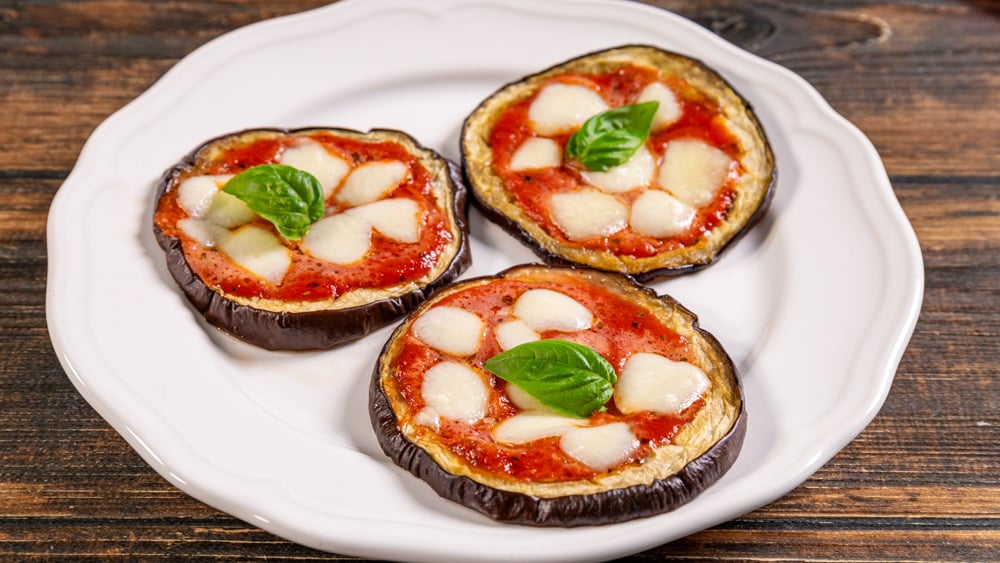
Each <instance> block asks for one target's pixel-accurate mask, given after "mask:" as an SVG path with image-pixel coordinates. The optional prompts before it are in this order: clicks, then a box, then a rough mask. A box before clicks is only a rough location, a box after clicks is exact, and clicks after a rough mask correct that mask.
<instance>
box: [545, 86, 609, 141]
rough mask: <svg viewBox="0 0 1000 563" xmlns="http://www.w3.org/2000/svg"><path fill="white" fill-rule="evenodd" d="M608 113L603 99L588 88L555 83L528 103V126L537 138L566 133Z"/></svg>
mask: <svg viewBox="0 0 1000 563" xmlns="http://www.w3.org/2000/svg"><path fill="white" fill-rule="evenodd" d="M607 109H608V104H607V103H605V101H604V98H602V97H601V96H600V94H598V93H597V92H595V91H593V90H591V89H590V88H587V87H586V86H581V85H579V84H562V83H558V82H557V83H554V84H549V85H548V86H546V87H544V88H542V91H541V92H539V93H538V96H536V97H535V99H534V101H532V102H531V106H530V107H529V108H528V122H529V123H530V124H531V128H532V129H534V130H535V132H536V133H538V134H539V135H555V134H558V133H569V132H571V131H572V130H573V129H576V128H577V127H578V126H580V125H581V124H583V122H584V121H586V120H587V119H588V118H590V117H592V116H594V115H596V114H598V113H601V112H602V111H606V110H607Z"/></svg>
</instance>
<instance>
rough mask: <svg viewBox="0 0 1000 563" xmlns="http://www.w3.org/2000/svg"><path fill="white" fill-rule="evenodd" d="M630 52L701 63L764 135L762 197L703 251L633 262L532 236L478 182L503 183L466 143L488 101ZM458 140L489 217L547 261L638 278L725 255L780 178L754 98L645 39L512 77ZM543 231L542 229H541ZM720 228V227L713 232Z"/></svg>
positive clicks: (694, 267)
mask: <svg viewBox="0 0 1000 563" xmlns="http://www.w3.org/2000/svg"><path fill="white" fill-rule="evenodd" d="M630 51H651V52H653V53H654V55H655V56H665V57H667V58H676V59H678V60H682V61H684V62H686V63H687V64H690V65H692V66H693V67H695V68H697V69H698V70H699V72H702V73H704V74H705V75H706V76H707V77H708V80H710V81H712V82H714V83H716V84H717V85H719V86H721V91H722V92H723V93H725V94H728V95H729V96H730V97H732V98H733V99H734V100H736V101H737V102H739V105H738V108H734V109H738V110H740V113H741V114H742V115H743V116H745V118H746V119H747V124H748V125H749V126H750V128H751V129H752V132H753V133H754V135H755V136H757V137H759V139H760V142H761V148H762V150H761V157H762V159H763V160H764V161H765V163H766V168H767V169H768V172H769V174H768V178H767V180H766V181H765V182H764V185H763V186H762V187H761V188H760V189H758V190H755V191H758V192H761V195H760V197H759V198H758V199H759V201H758V202H757V205H756V207H755V208H754V210H753V212H752V213H750V214H749V215H747V216H746V217H745V219H744V218H742V217H741V218H739V220H738V221H729V220H728V219H727V222H729V223H732V224H734V225H737V227H736V229H735V230H734V231H733V232H732V233H731V234H729V235H728V236H727V237H725V238H724V239H720V240H718V241H716V240H714V237H711V236H710V237H709V239H711V240H709V242H708V243H707V244H708V248H707V249H706V250H705V251H704V252H699V250H700V249H699V247H689V249H690V250H689V251H688V252H685V253H683V255H682V254H672V255H669V256H664V255H663V254H658V255H654V256H651V257H648V258H628V257H626V260H627V261H629V262H630V264H620V261H621V260H622V257H620V256H617V255H615V254H614V253H611V252H605V251H590V250H582V249H581V250H576V249H574V248H573V247H570V246H568V245H564V244H562V243H561V242H559V241H558V240H556V239H555V238H554V237H551V236H549V235H548V234H547V233H544V232H540V233H539V236H537V237H536V236H535V235H532V234H531V233H530V232H529V231H528V229H526V228H525V226H524V224H523V223H524V222H531V221H530V219H527V218H517V217H512V216H511V214H509V213H508V212H506V211H504V209H503V206H502V205H499V204H498V201H496V200H493V198H490V197H489V196H488V195H487V194H485V193H483V191H484V190H486V191H488V190H489V189H491V187H490V186H483V185H481V183H480V182H479V181H478V180H479V179H480V178H482V176H483V175H485V176H488V177H490V179H491V180H493V179H494V178H495V179H496V181H497V183H499V178H498V177H497V176H496V175H495V174H493V173H492V171H485V170H479V171H477V170H474V168H475V165H474V164H473V163H470V158H469V153H470V152H472V151H471V150H470V149H469V146H468V145H469V144H470V143H471V139H472V138H474V136H475V135H474V134H475V130H474V127H475V122H476V121H477V119H478V116H479V115H480V114H481V113H482V112H484V111H485V110H486V108H487V106H488V105H489V104H490V103H491V102H493V101H494V100H495V99H496V98H497V97H498V96H500V95H502V94H504V93H506V92H507V91H508V90H511V89H514V88H521V87H527V86H529V85H532V82H536V81H537V82H540V81H542V80H543V79H544V78H546V77H547V76H549V75H552V74H557V73H559V72H563V71H565V70H568V68H570V67H573V66H576V65H581V64H586V63H588V62H589V61H594V60H597V59H598V58H599V57H609V56H615V55H616V54H618V53H625V52H630ZM504 105H505V104H504ZM485 120H486V121H487V122H489V121H490V118H488V117H487V118H485ZM460 144H461V154H462V173H463V175H464V177H465V180H466V183H467V185H468V187H469V190H470V192H471V194H472V202H473V204H474V205H475V206H476V208H477V209H479V210H480V211H481V212H482V213H483V215H484V216H485V217H487V219H489V220H490V221H492V222H494V223H496V224H497V225H499V226H500V227H501V228H502V229H503V230H505V231H506V232H507V233H509V234H510V235H511V236H513V237H514V238H515V239H517V240H518V241H520V242H521V243H522V244H524V245H525V246H527V247H528V248H530V249H531V250H532V251H533V252H534V253H535V254H536V255H537V256H538V257H539V258H541V259H542V260H543V261H544V262H545V263H547V264H551V265H580V266H586V267H591V268H595V269H600V270H604V271H612V272H620V273H625V274H628V275H630V276H632V277H633V278H635V279H636V280H638V281H640V282H648V281H652V280H654V279H657V278H664V277H673V276H679V275H683V274H688V273H691V272H695V271H698V270H701V269H703V268H706V267H708V266H710V265H712V264H714V263H715V262H717V261H718V259H719V258H720V257H721V256H722V255H723V254H724V252H725V250H727V249H728V248H730V247H731V246H733V245H734V244H735V243H736V242H737V241H739V240H740V239H742V238H743V237H744V236H745V235H746V234H747V232H749V231H750V230H751V228H752V227H753V226H754V225H756V224H757V223H758V222H759V221H760V220H761V218H763V216H764V215H765V214H766V212H767V210H768V209H769V208H770V205H771V201H772V200H773V197H774V191H775V188H776V186H777V179H778V168H777V165H776V164H775V160H774V153H773V150H772V147H771V143H770V141H769V140H768V137H767V133H766V131H765V130H764V128H763V125H762V124H761V123H760V120H759V119H758V117H757V114H756V112H755V111H754V109H753V106H752V105H751V104H750V102H749V101H748V100H747V99H746V98H744V97H743V95H742V94H740V93H739V92H738V91H737V90H736V89H735V88H733V86H732V85H731V84H730V83H729V82H728V81H727V80H726V79H725V78H723V77H722V75H720V74H719V73H718V72H717V71H715V70H714V69H713V68H711V67H710V66H708V65H706V64H705V63H704V62H702V61H701V60H699V59H696V58H693V57H689V56H687V55H684V54H681V53H677V52H673V51H668V50H665V49H661V48H659V47H655V46H652V45H644V44H628V45H620V46H617V47H612V48H608V49H602V50H599V51H593V52H590V53H587V54H584V55H580V56H577V57H574V58H572V59H568V60H566V61H563V62H561V63H558V64H555V65H553V66H550V67H549V68H546V69H544V70H541V71H538V72H535V73H533V74H530V75H527V76H524V77H522V78H519V79H517V80H513V81H511V82H508V83H507V84H505V85H503V86H501V87H500V88H498V89H497V90H496V91H494V92H493V93H492V94H490V95H489V96H488V97H486V98H485V99H484V100H483V101H481V102H480V103H479V105H477V106H476V108H475V109H474V110H473V111H472V112H470V113H469V115H468V116H466V118H465V120H464V122H463V126H462V132H461V137H460ZM740 193H742V192H740ZM512 207H513V205H512ZM539 231H541V230H540V229H539ZM717 231H718V230H716V231H713V232H717ZM705 240H708V239H705V238H703V239H702V241H705ZM699 244H700V243H699ZM567 249H568V250H567ZM568 253H573V254H578V255H581V256H585V258H584V259H580V258H574V257H571V256H568V255H567V254H568ZM674 256H683V258H674ZM609 264H611V265H609Z"/></svg>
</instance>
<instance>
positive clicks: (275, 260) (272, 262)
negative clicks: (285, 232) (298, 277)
mask: <svg viewBox="0 0 1000 563" xmlns="http://www.w3.org/2000/svg"><path fill="white" fill-rule="evenodd" d="M219 249H220V250H222V251H223V252H225V253H226V254H227V255H228V256H229V257H230V258H231V259H232V260H233V262H235V263H236V264H238V265H240V266H242V267H243V268H245V269H246V270H248V271H250V272H251V273H253V274H254V275H256V276H257V277H259V278H263V279H265V280H267V281H269V282H271V283H278V282H280V281H281V278H283V277H285V272H287V271H288V268H289V267H290V266H291V265H292V256H291V253H290V252H289V251H288V249H287V248H285V246H284V245H283V244H281V240H279V239H278V237H276V236H274V235H273V234H272V233H271V232H270V231H267V230H264V229H262V228H260V227H256V226H254V225H246V226H244V227H241V228H240V229H238V230H236V231H235V232H233V234H232V235H231V236H229V237H227V238H226V239H225V240H224V241H222V243H221V244H219Z"/></svg>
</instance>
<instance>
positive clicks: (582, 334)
mask: <svg viewBox="0 0 1000 563" xmlns="http://www.w3.org/2000/svg"><path fill="white" fill-rule="evenodd" d="M531 289H549V290H554V291H556V292H563V293H565V294H567V295H570V296H572V297H573V298H574V299H576V300H577V301H578V302H579V303H582V304H583V305H584V306H585V307H587V308H588V309H589V310H591V311H592V312H593V315H594V319H593V323H592V326H591V327H590V328H589V329H584V330H581V331H576V332H564V331H559V330H554V331H543V332H541V338H543V339H545V338H563V339H570V340H576V341H578V342H586V343H590V344H588V345H593V346H594V347H595V348H594V349H597V348H603V347H605V346H604V345H603V344H600V343H601V342H605V343H607V342H615V343H618V344H616V346H610V348H608V350H610V351H607V350H606V351H604V352H601V353H602V355H604V356H605V357H607V359H608V361H609V362H610V363H611V364H612V365H614V366H615V369H616V371H618V372H621V371H622V370H623V368H622V365H623V364H625V363H627V360H629V358H630V357H631V355H632V354H633V353H637V352H652V353H663V354H666V355H676V354H680V355H681V356H682V357H683V359H684V361H686V362H688V363H690V364H692V365H694V366H696V367H697V368H699V369H700V370H701V371H702V372H703V373H704V374H705V377H706V378H707V381H708V384H707V388H703V389H702V390H701V391H698V392H699V393H701V395H700V399H699V400H698V401H697V402H696V404H697V406H696V407H685V408H686V409H687V410H684V420H683V421H680V422H679V423H678V428H679V431H677V433H676V434H675V435H673V436H672V437H669V438H664V437H663V436H660V438H658V439H657V440H656V441H649V440H650V438H651V437H652V438H656V436H657V435H655V433H654V434H651V435H644V434H642V430H639V429H636V428H639V427H640V426H641V425H642V424H647V427H646V428H657V426H656V421H662V420H673V419H669V418H667V419H663V418H656V417H657V416H667V417H669V416H670V415H662V414H657V413H650V412H638V413H636V412H635V410H634V409H633V410H632V411H630V412H625V409H624V408H622V407H619V406H617V405H616V402H617V401H619V400H620V399H619V397H618V395H615V397H614V399H612V400H611V401H609V403H608V405H607V407H608V408H607V410H606V411H605V412H599V413H597V414H595V415H592V416H591V418H590V419H584V420H583V421H582V422H579V424H583V425H593V426H599V425H601V424H606V423H614V422H616V421H624V422H625V423H626V424H629V425H632V427H633V431H634V432H635V435H636V436H637V437H639V438H640V439H641V442H642V444H643V446H642V449H640V450H636V451H635V452H636V453H635V454H634V457H633V458H631V459H628V460H626V461H623V462H620V463H619V464H618V465H613V466H611V467H610V468H607V467H605V468H601V469H591V468H587V467H585V466H583V469H591V470H590V473H588V472H587V471H582V472H578V473H577V474H575V475H571V474H570V472H571V471H577V468H576V466H579V465H580V464H578V463H576V462H575V461H574V460H573V459H569V458H567V457H566V455H565V452H561V451H559V450H557V449H553V446H552V443H553V442H552V440H555V438H552V437H549V438H542V439H541V440H542V441H539V442H535V441H528V442H527V443H522V444H521V445H515V446H508V445H505V444H499V442H501V441H503V440H502V439H497V438H495V436H497V434H495V432H496V428H497V427H498V426H497V425H498V424H501V423H503V422H504V421H505V420H509V419H510V418H511V417H513V416H518V415H519V414H523V412H524V411H523V410H522V409H521V407H522V406H523V407H525V408H527V409H531V408H533V407H532V406H531V405H530V404H528V405H524V404H523V401H524V399H523V398H522V399H517V400H515V398H514V395H511V394H510V393H509V392H508V391H506V390H507V389H508V388H509V386H507V385H506V384H505V383H504V381H502V380H500V379H499V378H497V377H496V376H494V375H492V374H491V373H489V372H488V371H486V370H485V369H484V368H483V367H482V364H483V362H484V361H485V359H488V357H492V355H494V354H495V353H496V352H497V348H498V346H499V344H498V341H497V336H496V335H497V333H496V332H495V328H496V327H497V326H500V325H502V324H504V323H507V322H509V321H511V320H512V314H513V313H512V311H516V310H518V309H517V307H518V305H517V303H518V299H519V298H520V297H519V296H520V295H523V294H524V292H526V291H528V290H531ZM586 296H592V298H591V299H588V298H587V297H586ZM463 306H464V307H466V310H468V311H470V312H473V313H475V314H477V315H479V316H480V317H481V318H482V319H483V322H484V327H485V328H484V330H483V333H482V340H481V344H480V348H479V349H478V350H477V351H476V352H474V353H472V354H471V355H470V354H469V353H468V350H466V351H464V352H459V353H457V354H454V353H448V352H443V351H440V350H436V349H434V348H433V346H429V345H428V344H427V343H426V342H424V341H423V340H422V338H427V335H426V333H423V334H421V333H420V329H419V327H418V328H415V323H418V322H419V320H420V319H422V318H424V317H426V316H428V314H429V312H430V311H435V309H445V308H455V307H459V308H461V307H463ZM542 310H543V308H539V309H538V311H542ZM521 314H522V317H523V316H525V313H523V312H522V313H521ZM527 314H529V315H531V314H533V313H532V312H531V311H528V312H527ZM541 314H542V315H543V316H544V315H548V314H549V313H544V312H542V313H541ZM441 318H447V317H441ZM455 318H456V319H457V318H460V317H455ZM451 324H453V325H456V326H457V325H458V324H460V323H451ZM456 330H457V329H456ZM439 332H440V331H439ZM445 332H446V331H445ZM435 334H438V332H435ZM418 335H420V336H418ZM431 340H433V338H431ZM664 341H670V342H672V344H669V345H666V344H662V343H663V342H664ZM627 342H636V343H638V344H634V345H635V346H636V348H637V349H628V346H622V345H621V343H627ZM658 346H662V350H661V349H658V348H657V347H658ZM500 347H501V348H502V346H500ZM615 350H617V351H615ZM671 350H673V351H671ZM455 362H457V363H458V364H460V365H465V366H466V367H467V368H468V369H469V370H471V372H472V373H476V374H478V377H480V378H481V379H482V381H483V385H485V386H486V388H487V389H488V393H489V395H488V398H487V399H486V405H487V407H486V410H485V412H484V413H483V415H482V417H481V418H480V419H479V420H474V421H471V422H470V421H469V420H465V421H455V420H452V419H449V418H448V417H445V416H437V415H435V414H434V411H431V415H430V416H428V412H427V411H428V409H429V408H433V407H434V403H433V401H434V399H433V395H434V393H436V392H438V391H435V390H431V391H429V392H428V391H427V390H426V389H425V388H424V385H425V383H426V381H427V379H429V378H427V379H425V374H427V373H429V372H430V369H424V368H427V366H431V367H432V368H433V367H435V366H438V365H439V364H447V363H455ZM459 371H461V370H459ZM629 377H631V376H629ZM621 381H622V379H621V374H620V373H619V379H618V383H619V385H620V384H621ZM452 388H454V387H452ZM369 391H370V393H369V412H370V416H371V422H372V425H373V428H374V430H375V434H376V436H377V438H378V442H379V444H380V445H381V447H382V449H383V450H384V452H385V453H386V454H387V455H388V456H389V457H390V458H391V459H392V460H393V461H394V462H395V463H396V464H397V465H399V466H400V467H402V468H404V469H406V470H408V471H409V472H411V473H412V474H413V475H415V476H417V477H419V478H420V479H423V480H424V481H425V482H426V483H427V484H428V485H430V487H431V488H432V489H433V490H434V491H435V492H437V494H438V495H440V496H441V497H443V498H446V499H449V500H451V501H454V502H456V503H459V504H461V505H465V506H466V507H468V508H471V509H473V510H475V511H478V512H480V513H482V514H485V515H487V516H489V517H491V518H493V519H495V520H497V521H501V522H505V523H513V524H522V525H531V526H559V527H572V526H583V525H599V524H609V523H615V522H623V521H627V520H632V519H636V518H643V517H648V516H652V515H656V514H661V513H664V512H668V511H671V510H673V509H675V508H677V507H679V506H681V505H683V504H684V503H687V502H688V501H690V500H691V499H693V498H694V497H696V496H697V495H698V494H700V493H701V492H702V491H703V490H705V489H706V488H707V487H709V486H710V485H712V484H713V483H714V482H716V481H717V480H718V479H719V478H720V477H721V476H722V475H723V474H725V473H726V471H727V470H728V469H729V468H730V467H731V466H732V464H733V463H734V462H735V460H736V458H737V456H738V454H739V451H740V449H741V447H742V444H743V438H744V435H745V432H746V414H745V410H744V402H743V392H742V387H741V384H740V382H739V380H738V377H737V374H736V370H735V368H734V366H733V362H732V361H731V359H730V358H729V356H728V355H727V354H726V352H725V350H724V349H723V348H722V346H721V345H720V343H719V342H718V341H717V340H716V339H715V338H714V337H713V336H712V335H711V334H709V333H708V332H706V331H704V330H702V329H700V328H699V327H698V320H697V317H696V316H695V315H694V314H693V313H691V312H690V311H688V310H687V309H685V308H684V307H683V306H681V305H680V304H679V303H677V302H676V301H675V300H673V299H672V298H670V297H669V296H657V295H656V294H655V292H653V291H652V290H650V289H648V288H646V287H644V286H641V285H639V284H638V283H637V282H635V281H634V280H632V279H630V278H629V277H627V276H624V275H620V274H616V273H607V272H601V271H597V270H593V269H589V268H574V267H551V266H543V265H521V266H515V267H513V268H510V269H508V270H506V271H504V272H501V273H499V274H497V275H496V276H489V277H481V278H475V279H469V280H464V281H460V282H456V283H454V284H453V285H451V286H449V287H447V288H445V289H443V290H441V291H440V292H438V293H437V294H435V295H434V296H432V297H431V298H430V299H428V300H427V301H426V302H424V303H423V304H422V305H421V306H420V307H419V308H418V309H417V310H416V311H414V312H413V313H412V314H411V315H410V316H409V317H408V318H407V319H406V320H405V321H404V322H403V323H402V324H401V325H400V326H399V327H398V328H397V329H396V330H395V331H394V333H393V334H392V336H391V338H390V339H389V340H388V342H387V343H386V345H385V347H384V349H383V351H382V354H381V356H380V357H379V360H378V363H377V365H376V366H375V369H374V372H373V376H372V380H371V386H370V390H369ZM617 392H618V391H617V389H616V393H617ZM428 393H429V395H428ZM428 397H430V398H428ZM515 404H517V405H520V406H514V405H515ZM623 404H624V402H623ZM678 416H679V415H678ZM473 418H474V417H473ZM644 421H645V422H644ZM649 421H653V423H652V425H649V424H650V422H649ZM491 428H492V429H493V430H491ZM484 436H490V438H484ZM545 440H549V442H548V445H546V443H545ZM560 443H561V442H560ZM560 447H561V446H560ZM545 448H548V450H546V449H545ZM545 452H549V453H545ZM552 452H554V453H552ZM536 455H537V457H532V456H536ZM546 456H549V457H548V458H547V457H546ZM529 458H530V459H529ZM491 460H492V461H491ZM553 460H555V461H553ZM573 464H576V466H573V467H571V466H572V465H573ZM553 466H558V467H566V468H568V469H565V473H566V475H560V471H564V470H562V469H554V470H553V469H552V467H553ZM535 468H537V469H539V471H538V472H536V471H534V469H535ZM546 468H547V469H546ZM545 471H548V472H549V473H544V472H545Z"/></svg>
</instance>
